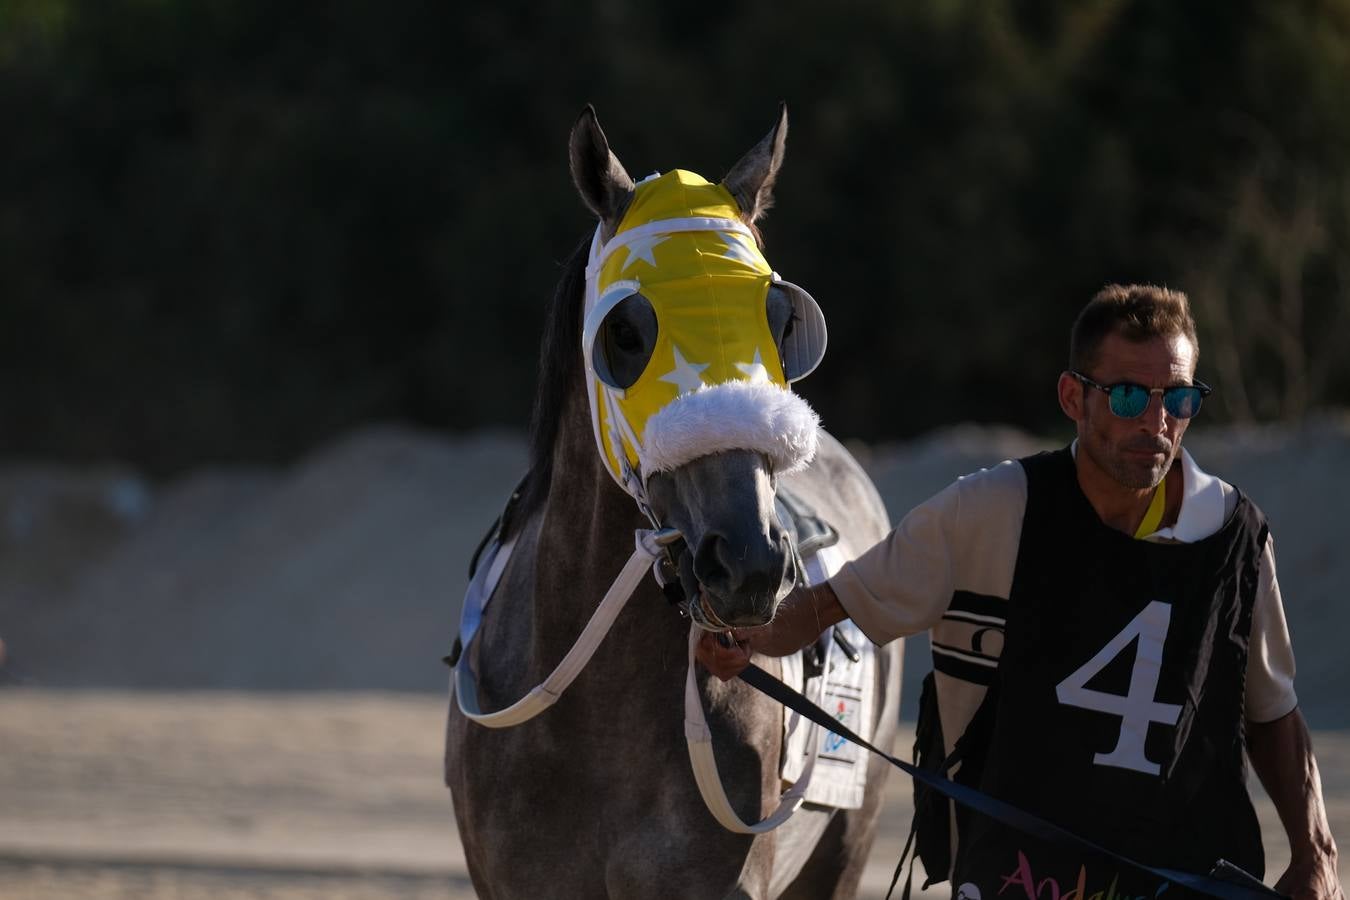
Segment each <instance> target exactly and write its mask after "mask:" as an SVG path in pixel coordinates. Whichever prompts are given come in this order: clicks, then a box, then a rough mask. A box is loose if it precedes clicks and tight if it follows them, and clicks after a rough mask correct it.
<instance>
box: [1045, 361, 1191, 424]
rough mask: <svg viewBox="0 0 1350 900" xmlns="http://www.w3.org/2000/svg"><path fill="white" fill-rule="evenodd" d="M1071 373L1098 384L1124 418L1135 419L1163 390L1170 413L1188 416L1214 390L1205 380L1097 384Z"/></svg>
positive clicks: (1082, 377)
mask: <svg viewBox="0 0 1350 900" xmlns="http://www.w3.org/2000/svg"><path fill="white" fill-rule="evenodd" d="M1069 374H1070V375H1072V376H1073V377H1074V378H1077V379H1078V380H1079V381H1081V382H1082V383H1083V384H1085V385H1087V386H1088V387H1091V388H1096V389H1097V390H1099V391H1101V392H1102V393H1103V394H1105V395H1106V399H1107V406H1108V407H1110V409H1111V413H1112V414H1113V415H1115V416H1118V417H1119V418H1122V419H1135V418H1138V417H1139V416H1141V415H1143V414H1144V410H1146V409H1148V402H1149V400H1150V399H1151V398H1152V397H1153V395H1154V394H1162V404H1163V409H1165V410H1167V414H1168V415H1169V416H1171V417H1172V418H1174V419H1189V418H1190V417H1191V416H1193V415H1195V414H1196V413H1198V412H1199V411H1200V403H1201V401H1203V400H1204V399H1205V398H1206V397H1208V396H1209V395H1210V394H1212V393H1214V390H1213V388H1211V387H1210V386H1209V385H1207V384H1205V383H1204V382H1203V381H1197V382H1195V383H1193V384H1179V385H1174V386H1173V387H1168V388H1147V387H1144V386H1143V385H1142V384H1135V383H1134V382H1132V381H1122V382H1119V383H1117V384H1105V385H1104V384H1098V383H1097V382H1095V381H1093V380H1092V379H1091V378H1089V377H1087V376H1086V375H1084V374H1083V373H1082V372H1074V371H1070V372H1069Z"/></svg>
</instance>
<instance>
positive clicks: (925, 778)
mask: <svg viewBox="0 0 1350 900" xmlns="http://www.w3.org/2000/svg"><path fill="white" fill-rule="evenodd" d="M740 678H741V680H742V681H744V682H745V683H746V684H749V685H750V686H751V687H754V688H756V689H757V690H759V691H760V692H761V693H764V694H767V695H768V696H769V697H772V698H773V699H774V700H777V701H778V702H779V703H781V704H783V705H784V706H786V707H788V708H789V709H793V710H796V711H797V712H798V713H800V714H801V715H803V716H805V717H806V718H808V719H810V720H811V721H812V722H815V723H816V724H817V725H820V726H821V727H823V728H826V729H828V730H829V731H832V732H834V733H835V734H837V735H839V736H840V737H842V738H845V739H847V740H849V741H852V742H853V743H855V744H857V745H858V746H859V747H862V748H864V749H865V750H869V751H871V752H872V753H875V754H876V755H878V756H880V757H881V758H882V759H885V760H886V761H887V762H889V763H890V764H891V765H893V766H895V767H896V768H898V769H900V770H901V771H902V772H904V773H906V774H907V775H909V776H911V777H912V778H914V779H916V780H918V781H922V782H923V783H924V784H926V785H928V786H929V787H931V788H933V789H934V790H936V791H938V792H939V793H941V794H944V795H946V796H948V797H950V798H951V799H953V800H955V801H956V802H957V803H960V804H961V805H962V806H966V807H968V808H970V809H973V810H975V811H976V812H979V813H982V814H983V815H986V816H988V817H990V818H991V819H994V820H995V821H997V822H1000V823H1002V824H1004V825H1007V826H1009V827H1011V828H1015V829H1017V830H1019V831H1022V832H1025V833H1027V834H1030V835H1033V836H1035V837H1038V838H1040V839H1042V840H1045V841H1049V842H1050V843H1053V844H1055V845H1057V846H1060V847H1067V848H1070V849H1073V850H1089V851H1091V852H1093V853H1098V854H1101V855H1103V856H1106V857H1109V858H1111V859H1113V860H1115V861H1117V862H1120V863H1124V864H1125V865H1128V866H1130V867H1132V868H1135V869H1139V870H1141V871H1144V872H1148V873H1149V874H1151V875H1155V876H1157V877H1158V878H1161V879H1163V880H1165V881H1169V882H1171V883H1173V884H1178V885H1181V886H1182V887H1186V888H1189V889H1191V890H1193V891H1198V892H1200V893H1202V894H1208V895H1209V896H1211V897H1218V898H1220V900H1270V898H1272V897H1283V896H1284V895H1282V894H1280V893H1277V892H1276V891H1274V890H1272V889H1271V888H1269V887H1266V886H1265V885H1264V884H1262V883H1261V882H1260V881H1259V880H1257V879H1256V878H1254V877H1253V876H1251V875H1250V874H1248V873H1246V872H1244V871H1242V870H1241V869H1239V868H1237V867H1236V866H1233V865H1232V864H1230V863H1226V862H1224V861H1222V860H1220V862H1219V864H1218V865H1217V866H1215V870H1214V873H1213V874H1211V875H1198V874H1195V873H1193V872H1182V871H1179V870H1177V869H1160V868H1157V867H1155V866H1147V865H1144V864H1143V863H1140V862H1136V861H1134V860H1132V859H1129V858H1128V857H1125V856H1121V855H1120V854H1119V853H1115V852H1113V851H1111V850H1108V849H1106V848H1105V847H1101V846H1098V845H1097V844H1094V843H1093V842H1092V841H1089V840H1087V839H1086V838H1082V837H1079V836H1078V835H1076V834H1074V833H1073V832H1071V831H1066V830H1065V829H1063V828H1060V827H1059V826H1058V825H1055V824H1053V823H1051V822H1047V821H1046V820H1045V819H1042V818H1040V817H1039V816H1034V815H1032V814H1031V813H1029V812H1027V811H1026V810H1023V809H1020V808H1018V807H1016V806H1013V805H1012V804H1010V803H1005V802H1004V801H1002V800H999V799H998V798H996V797H991V796H990V795H988V794H986V793H984V792H983V791H978V790H976V789H974V788H971V787H967V786H966V785H963V784H957V783H956V782H954V781H949V780H948V779H946V778H943V777H942V776H940V775H935V774H933V773H932V772H928V771H925V770H923V769H920V768H918V767H916V766H912V765H910V764H909V763H907V762H904V761H903V760H900V759H897V758H896V757H894V756H892V755H891V754H889V753H887V752H885V751H884V750H881V749H879V748H877V747H875V746H873V745H872V744H871V743H869V742H867V741H865V740H863V739H862V738H861V737H859V736H858V735H856V734H854V733H853V732H852V731H851V730H850V729H848V728H846V727H844V725H843V724H842V723H841V722H839V721H838V720H837V719H835V718H834V717H833V716H831V715H830V714H829V713H827V712H825V710H823V709H821V708H820V707H819V706H816V704H814V703H812V702H811V701H810V700H808V699H806V698H805V697H803V696H802V695H801V694H799V693H798V692H797V691H794V690H793V689H792V688H790V687H788V686H787V685H786V684H784V683H783V682H781V681H779V680H778V679H777V678H775V677H773V676H772V675H770V674H769V673H768V672H765V671H764V670H763V669H761V668H760V667H759V666H756V665H754V664H753V663H752V664H751V665H749V666H747V667H746V669H745V670H744V671H743V672H741V674H740ZM902 861H903V858H902ZM1216 874H1218V875H1221V876H1222V877H1221V878H1220V877H1214V875H1216ZM1225 879H1227V880H1225Z"/></svg>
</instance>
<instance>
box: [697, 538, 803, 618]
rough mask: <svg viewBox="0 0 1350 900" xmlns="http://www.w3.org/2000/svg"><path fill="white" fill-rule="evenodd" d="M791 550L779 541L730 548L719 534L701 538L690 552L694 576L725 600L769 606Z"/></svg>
mask: <svg viewBox="0 0 1350 900" xmlns="http://www.w3.org/2000/svg"><path fill="white" fill-rule="evenodd" d="M790 559H791V550H790V547H789V546H788V545H787V544H786V543H785V542H783V541H772V542H771V541H766V540H764V539H763V537H761V538H760V539H759V540H757V541H749V542H741V543H736V544H733V542H731V541H729V540H727V539H726V538H725V537H723V536H722V535H721V534H718V533H716V532H710V533H708V534H706V535H704V536H703V538H702V540H700V541H699V543H698V549H697V550H696V551H695V552H694V576H695V577H696V578H697V579H698V580H699V582H700V583H701V584H703V585H704V586H705V587H707V588H709V589H711V590H712V591H713V592H714V593H716V594H718V595H720V596H721V597H723V598H725V599H727V600H744V601H749V602H750V603H752V604H755V605H761V604H763V603H771V602H772V601H773V599H774V597H775V596H776V595H777V593H778V589H779V586H780V585H781V584H782V583H783V579H784V576H785V575H787V573H788V567H789V565H790Z"/></svg>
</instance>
